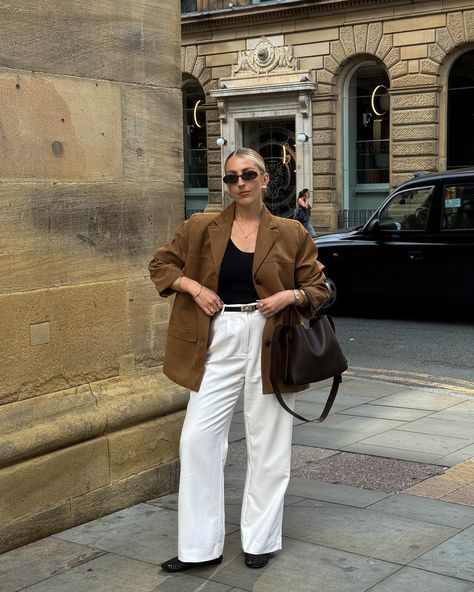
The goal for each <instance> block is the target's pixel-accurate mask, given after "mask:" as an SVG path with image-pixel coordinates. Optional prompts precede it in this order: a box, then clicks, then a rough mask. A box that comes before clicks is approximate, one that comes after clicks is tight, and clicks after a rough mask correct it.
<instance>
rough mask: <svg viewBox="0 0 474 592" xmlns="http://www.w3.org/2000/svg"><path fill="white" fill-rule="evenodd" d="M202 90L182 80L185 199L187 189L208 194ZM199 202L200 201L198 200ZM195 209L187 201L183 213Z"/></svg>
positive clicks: (196, 84) (196, 85)
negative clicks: (200, 190) (199, 190)
mask: <svg viewBox="0 0 474 592" xmlns="http://www.w3.org/2000/svg"><path fill="white" fill-rule="evenodd" d="M204 102H205V96H204V92H203V90H202V88H201V86H200V84H199V83H198V82H197V81H195V80H191V81H189V80H188V81H185V83H184V85H183V119H184V121H183V124H184V126H183V146H184V190H185V196H186V202H188V201H189V199H190V198H189V192H190V191H192V190H196V189H202V190H203V191H205V192H206V194H207V187H208V178H207V130H206V114H205V111H204V109H203V104H204ZM201 201H202V200H201ZM195 210H196V206H191V204H188V203H186V212H187V213H189V212H192V211H195Z"/></svg>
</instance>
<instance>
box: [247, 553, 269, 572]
mask: <svg viewBox="0 0 474 592" xmlns="http://www.w3.org/2000/svg"><path fill="white" fill-rule="evenodd" d="M268 560H269V557H268V555H267V554H266V553H263V554H262V555H253V554H252V553H245V565H246V566H247V567H250V568H252V569H260V568H261V567H265V566H266V565H267V563H268Z"/></svg>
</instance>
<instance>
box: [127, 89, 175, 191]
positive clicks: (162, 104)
mask: <svg viewBox="0 0 474 592" xmlns="http://www.w3.org/2000/svg"><path fill="white" fill-rule="evenodd" d="M122 95H123V99H122V105H123V158H124V175H125V178H126V179H129V180H141V181H147V180H157V179H162V178H165V179H166V180H167V181H169V182H172V181H175V182H180V181H182V179H183V173H182V170H183V159H182V148H181V146H182V130H181V126H179V125H170V122H172V121H182V112H181V90H180V89H166V90H161V91H157V89H152V88H144V87H139V86H131V85H128V86H126V87H124V88H123V91H122ZM170 165H171V166H170Z"/></svg>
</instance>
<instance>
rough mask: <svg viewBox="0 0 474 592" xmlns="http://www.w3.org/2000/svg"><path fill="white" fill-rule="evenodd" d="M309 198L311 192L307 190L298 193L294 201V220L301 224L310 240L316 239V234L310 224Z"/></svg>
mask: <svg viewBox="0 0 474 592" xmlns="http://www.w3.org/2000/svg"><path fill="white" fill-rule="evenodd" d="M310 197H311V192H310V191H309V189H303V190H302V191H300V192H299V193H298V199H297V200H296V211H295V219H296V220H298V221H299V222H301V224H302V225H303V226H304V227H305V228H306V230H307V231H308V232H309V234H310V235H311V237H312V238H316V232H315V230H314V228H313V226H312V224H311V204H310V202H309V199H310Z"/></svg>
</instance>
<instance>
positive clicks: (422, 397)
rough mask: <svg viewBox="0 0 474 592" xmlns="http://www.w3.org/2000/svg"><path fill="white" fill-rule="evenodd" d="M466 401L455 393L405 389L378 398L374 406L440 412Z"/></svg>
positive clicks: (466, 398)
mask: <svg viewBox="0 0 474 592" xmlns="http://www.w3.org/2000/svg"><path fill="white" fill-rule="evenodd" d="M466 401H468V397H466V396H464V395H458V394H456V393H438V392H430V391H422V390H414V389H405V390H402V391H400V392H397V393H395V394H392V395H387V396H385V397H380V398H378V399H377V400H376V401H374V402H373V404H374V405H388V406H393V407H404V408H407V409H426V410H429V411H441V410H444V409H448V408H450V407H455V406H456V405H459V404H460V403H464V402H466Z"/></svg>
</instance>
